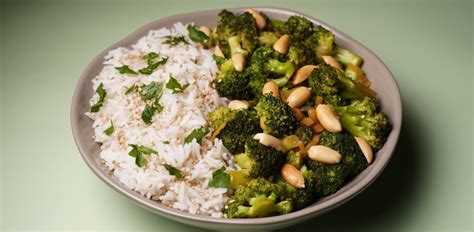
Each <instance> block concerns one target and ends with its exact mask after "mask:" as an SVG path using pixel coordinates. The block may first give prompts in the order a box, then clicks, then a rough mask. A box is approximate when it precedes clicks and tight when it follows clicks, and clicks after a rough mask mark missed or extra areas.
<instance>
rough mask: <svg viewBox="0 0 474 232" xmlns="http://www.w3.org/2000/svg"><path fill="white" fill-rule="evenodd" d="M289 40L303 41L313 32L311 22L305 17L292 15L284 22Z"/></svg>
mask: <svg viewBox="0 0 474 232" xmlns="http://www.w3.org/2000/svg"><path fill="white" fill-rule="evenodd" d="M285 25H286V30H287V32H288V35H290V38H291V41H292V42H296V41H304V40H305V39H306V38H307V37H309V36H310V35H311V34H312V33H313V23H312V22H311V21H309V20H308V19H307V18H305V17H301V16H296V15H293V16H291V17H290V18H288V20H287V21H286V23H285Z"/></svg>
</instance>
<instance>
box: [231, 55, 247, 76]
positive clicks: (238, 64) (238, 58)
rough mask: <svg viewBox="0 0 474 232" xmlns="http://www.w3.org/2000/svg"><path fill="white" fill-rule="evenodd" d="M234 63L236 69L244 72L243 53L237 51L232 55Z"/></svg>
mask: <svg viewBox="0 0 474 232" xmlns="http://www.w3.org/2000/svg"><path fill="white" fill-rule="evenodd" d="M232 64H233V65H234V68H235V70H237V71H239V72H242V71H244V68H245V57H244V55H243V54H242V53H235V54H234V55H232Z"/></svg>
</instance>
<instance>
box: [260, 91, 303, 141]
mask: <svg viewBox="0 0 474 232" xmlns="http://www.w3.org/2000/svg"><path fill="white" fill-rule="evenodd" d="M255 109H256V110H257V114H258V116H259V117H260V126H261V127H262V129H263V131H264V132H266V133H268V134H271V135H274V136H276V137H278V138H282V137H283V136H285V135H290V134H293V133H294V132H295V130H296V129H297V128H298V121H297V120H296V116H295V114H294V113H293V111H292V110H291V108H290V106H288V104H286V103H285V102H284V101H283V100H281V99H280V98H278V97H274V96H272V94H271V93H268V94H265V95H262V97H261V98H260V99H259V101H258V103H257V105H256V106H255Z"/></svg>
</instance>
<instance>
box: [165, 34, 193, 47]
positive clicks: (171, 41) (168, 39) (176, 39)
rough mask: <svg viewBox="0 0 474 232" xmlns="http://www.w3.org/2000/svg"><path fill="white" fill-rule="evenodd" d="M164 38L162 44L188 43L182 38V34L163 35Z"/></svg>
mask: <svg viewBox="0 0 474 232" xmlns="http://www.w3.org/2000/svg"><path fill="white" fill-rule="evenodd" d="M165 38H166V40H165V42H163V43H164V44H170V45H178V44H179V43H185V44H189V42H188V41H186V39H184V36H170V35H168V36H165Z"/></svg>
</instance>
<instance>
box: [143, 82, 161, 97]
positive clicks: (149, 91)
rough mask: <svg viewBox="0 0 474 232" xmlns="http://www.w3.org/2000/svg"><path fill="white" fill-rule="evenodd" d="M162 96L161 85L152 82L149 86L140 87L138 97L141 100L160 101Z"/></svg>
mask: <svg viewBox="0 0 474 232" xmlns="http://www.w3.org/2000/svg"><path fill="white" fill-rule="evenodd" d="M162 94H163V83H161V82H155V81H152V82H151V83H150V84H148V85H145V86H142V87H141V91H140V95H141V96H142V100H150V99H153V98H155V99H160V98H161V95H162Z"/></svg>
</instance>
